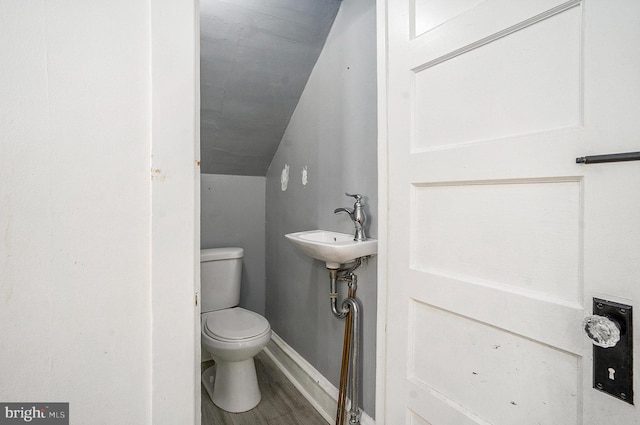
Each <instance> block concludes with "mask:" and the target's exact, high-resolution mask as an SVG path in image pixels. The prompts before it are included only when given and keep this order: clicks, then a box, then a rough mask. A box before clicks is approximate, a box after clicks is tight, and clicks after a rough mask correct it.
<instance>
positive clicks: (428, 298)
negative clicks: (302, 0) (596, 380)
mask: <svg viewBox="0 0 640 425" xmlns="http://www.w3.org/2000/svg"><path fill="white" fill-rule="evenodd" d="M385 22H386V25H387V27H386V31H387V33H386V36H387V37H386V41H387V50H386V55H387V63H386V72H387V74H386V75H384V76H383V78H386V81H387V91H386V93H385V96H386V98H387V111H386V112H387V114H386V117H387V121H386V122H385V123H384V124H385V125H383V127H382V128H383V129H384V128H386V129H387V134H386V135H387V139H388V153H387V154H388V200H389V209H388V223H387V234H388V241H387V247H386V248H387V253H388V258H387V265H386V270H387V273H388V277H387V279H388V292H387V335H386V336H387V339H386V352H385V355H386V365H385V368H386V382H387V385H386V388H385V391H386V395H385V410H386V413H385V415H386V418H383V422H384V423H387V424H394V425H395V424H403V423H405V424H427V425H448V424H451V425H460V424H492V425H499V424H504V425H513V424H516V423H517V424H532V425H536V424H545V425H552V424H557V425H572V424H576V425H578V424H596V423H603V422H604V421H607V423H611V421H613V420H617V421H619V423H624V424H640V415H639V414H638V412H637V411H636V408H635V407H634V406H631V405H629V404H627V403H624V402H621V401H620V400H617V399H614V398H613V397H610V396H607V395H605V394H603V393H601V392H599V391H596V390H594V389H593V388H592V369H591V368H592V366H591V344H590V342H589V340H587V339H586V338H585V336H584V335H583V333H582V329H581V326H580V323H581V320H582V318H583V317H584V316H586V315H588V314H591V311H590V310H591V299H592V297H601V298H606V299H611V300H613V301H620V302H624V303H626V304H631V305H633V304H634V301H635V300H636V299H638V297H639V296H640V285H638V284H637V282H638V276H640V226H638V225H637V220H638V210H640V196H638V193H640V162H632V163H631V162H630V163H620V164H607V165H589V166H585V165H579V164H576V162H575V158H577V157H579V156H584V155H590V154H602V153H614V152H624V151H637V150H640V128H639V127H640V125H639V123H638V121H639V120H638V117H640V104H639V101H638V99H640V52H639V49H636V48H631V47H630V46H637V45H640V6H639V3H638V2H635V1H633V0H620V1H616V2H614V3H612V2H605V1H604V0H588V1H587V0H585V1H568V2H561V1H551V0H535V1H525V0H519V1H499V0H485V1H475V0H456V1H447V0H413V1H411V0H388V1H387V7H386V16H385ZM634 117H635V118H634ZM635 340H636V346H638V339H637V338H635ZM636 381H637V379H636Z"/></svg>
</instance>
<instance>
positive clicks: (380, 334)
mask: <svg viewBox="0 0 640 425" xmlns="http://www.w3.org/2000/svg"><path fill="white" fill-rule="evenodd" d="M376 45H377V77H378V78H377V87H376V89H377V95H378V96H377V97H378V271H377V274H378V276H377V281H378V288H377V293H378V300H377V307H376V308H377V317H376V319H377V320H376V410H375V418H376V422H378V423H384V419H385V414H386V401H387V398H386V396H387V394H386V376H387V368H386V364H387V332H386V328H387V291H388V288H389V283H388V282H389V270H388V266H387V260H388V256H387V244H388V236H387V235H388V230H389V225H388V219H389V217H388V213H387V211H388V208H387V205H388V203H389V197H388V194H387V192H388V185H389V175H388V166H389V162H388V159H389V156H388V153H387V152H388V146H389V144H388V137H387V0H378V1H376Z"/></svg>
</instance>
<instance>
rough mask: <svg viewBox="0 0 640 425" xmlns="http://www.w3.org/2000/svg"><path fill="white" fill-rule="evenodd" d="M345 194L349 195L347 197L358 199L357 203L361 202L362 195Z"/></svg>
mask: <svg viewBox="0 0 640 425" xmlns="http://www.w3.org/2000/svg"><path fill="white" fill-rule="evenodd" d="M344 194H345V195H347V196H351V197H352V198H356V202H360V200H361V199H362V195H360V194H357V193H355V194H353V195H352V194H350V193H347V192H345V193H344Z"/></svg>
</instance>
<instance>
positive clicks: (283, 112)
mask: <svg viewBox="0 0 640 425" xmlns="http://www.w3.org/2000/svg"><path fill="white" fill-rule="evenodd" d="M339 7H340V1H339V0H226V1H225V0H201V1H200V30H201V34H200V102H201V136H200V139H201V146H200V148H201V153H200V158H201V171H202V172H203V173H206V174H233V175H245V176H264V175H266V172H267V168H268V167H269V164H270V163H271V159H272V158H273V155H274V154H275V151H276V149H277V148H278V144H279V143H280V140H281V138H282V135H283V133H284V131H285V129H286V127H287V124H288V122H289V119H290V117H291V114H292V113H293V111H294V109H295V107H296V105H297V103H298V99H299V98H300V95H301V94H302V91H303V89H304V86H305V84H306V82H307V79H308V78H309V74H310V73H311V70H312V69H313V66H314V65H315V63H316V60H317V59H318V56H319V55H320V52H321V50H322V47H323V45H324V42H325V40H326V38H327V35H328V33H329V30H330V29H331V25H332V23H333V20H334V18H335V16H336V13H337V11H338V8H339Z"/></svg>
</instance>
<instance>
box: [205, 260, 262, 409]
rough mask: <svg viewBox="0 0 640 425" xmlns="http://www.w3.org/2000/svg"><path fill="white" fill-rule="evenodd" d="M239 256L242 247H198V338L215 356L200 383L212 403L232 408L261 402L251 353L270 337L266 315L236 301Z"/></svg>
mask: <svg viewBox="0 0 640 425" xmlns="http://www.w3.org/2000/svg"><path fill="white" fill-rule="evenodd" d="M243 256H244V250H243V249H242V248H210V249H203V250H201V251H200V272H201V273H200V275H201V279H200V280H201V285H200V288H201V289H200V293H201V301H202V303H201V315H200V321H201V328H200V329H201V331H200V335H201V343H202V348H203V349H204V350H206V351H207V352H208V353H209V354H211V357H213V360H214V361H215V366H213V367H211V368H209V369H207V370H205V371H204V373H203V374H202V384H203V385H204V387H205V389H206V390H207V393H208V394H209V397H210V398H211V400H212V401H213V402H214V403H215V404H216V406H218V407H220V408H221V409H223V410H226V411H227V412H233V413H239V412H246V411H247V410H251V409H253V408H254V407H255V406H257V405H258V403H259V402H260V398H261V396H260V388H259V387H258V379H257V377H256V367H255V363H254V361H253V357H254V356H255V355H256V354H258V353H259V352H260V350H262V349H263V348H264V346H265V345H267V343H268V342H269V340H270V339H271V326H270V325H269V322H268V321H267V319H265V318H264V317H262V316H261V315H259V314H258V313H254V312H252V311H249V310H245V309H243V308H241V307H238V304H240V283H241V277H242V258H243Z"/></svg>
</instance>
